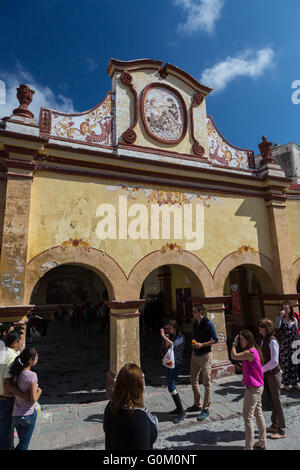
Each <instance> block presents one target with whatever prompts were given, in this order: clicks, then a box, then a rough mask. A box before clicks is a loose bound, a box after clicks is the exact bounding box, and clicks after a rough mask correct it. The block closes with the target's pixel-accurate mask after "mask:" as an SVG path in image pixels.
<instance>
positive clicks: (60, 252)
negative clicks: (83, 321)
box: [24, 246, 127, 304]
mask: <svg viewBox="0 0 300 470" xmlns="http://www.w3.org/2000/svg"><path fill="white" fill-rule="evenodd" d="M63 264H77V265H80V266H82V267H85V268H87V269H91V270H92V271H94V272H95V273H96V274H98V276H99V277H101V279H102V280H103V282H104V284H105V286H106V288H107V291H108V296H109V299H111V300H114V299H115V300H119V299H123V298H126V297H124V295H125V296H126V286H127V278H126V276H125V274H124V272H123V270H122V269H121V267H120V266H119V265H118V263H117V262H116V261H115V260H114V259H113V258H111V257H110V256H109V255H107V254H105V253H103V252H101V251H100V250H97V249H95V248H88V249H84V248H82V247H73V246H69V247H61V246H57V247H54V248H50V249H48V250H45V251H43V252H42V253H40V254H39V255H37V256H35V257H34V258H33V259H31V260H30V261H29V263H28V264H27V269H26V280H25V295H24V302H25V304H26V303H27V304H28V303H29V301H30V297H31V294H32V291H33V288H34V286H35V285H36V283H37V282H38V280H39V279H41V278H42V277H43V276H44V275H45V274H46V273H47V272H48V271H50V270H51V269H53V268H54V267H57V266H61V265H63Z"/></svg>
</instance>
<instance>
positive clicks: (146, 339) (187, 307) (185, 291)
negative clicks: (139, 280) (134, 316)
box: [140, 264, 204, 386]
mask: <svg viewBox="0 0 300 470" xmlns="http://www.w3.org/2000/svg"><path fill="white" fill-rule="evenodd" d="M203 296H204V291H203V286H202V284H201V282H200V280H199V278H198V277H197V276H196V274H195V273H194V272H193V271H192V270H191V269H189V268H186V267H185V266H182V265H176V264H168V265H163V266H159V267H157V268H155V269H154V270H153V271H152V272H151V273H149V274H148V275H147V277H146V278H145V280H144V282H143V285H142V289H141V293H140V298H144V299H147V301H146V302H145V304H144V305H143V306H142V308H141V316H140V348H141V367H142V369H143V372H144V373H145V377H146V383H147V384H148V385H153V386H156V385H162V384H164V381H165V370H164V367H163V366H162V344H163V342H162V338H161V335H160V328H162V327H164V326H165V325H166V324H167V323H168V321H169V319H171V318H173V319H175V320H176V321H177V323H178V324H179V326H180V327H181V328H182V331H183V332H184V334H185V338H186V348H185V360H184V365H183V368H182V372H181V376H180V380H181V382H187V383H189V368H190V354H191V351H190V348H189V344H190V342H191V339H192V302H191V297H203Z"/></svg>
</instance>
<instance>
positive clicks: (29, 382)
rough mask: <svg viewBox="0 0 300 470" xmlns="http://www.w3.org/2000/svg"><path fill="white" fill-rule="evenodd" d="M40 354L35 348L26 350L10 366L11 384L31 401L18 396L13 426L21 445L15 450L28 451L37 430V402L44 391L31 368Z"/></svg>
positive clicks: (13, 415)
mask: <svg viewBox="0 0 300 470" xmlns="http://www.w3.org/2000/svg"><path fill="white" fill-rule="evenodd" d="M37 362H38V353H37V351H36V350H35V349H34V348H26V349H24V350H23V351H22V352H21V354H20V356H19V357H17V358H16V359H15V360H14V362H13V364H12V365H11V366H10V369H9V373H10V376H11V377H10V382H11V384H12V385H13V386H15V387H17V388H18V389H19V390H20V391H21V392H23V393H28V395H29V400H24V399H22V398H20V397H18V396H16V398H15V403H14V407H13V412H12V422H13V426H14V427H15V428H16V430H17V434H18V437H19V443H18V445H17V447H16V449H15V450H28V447H29V444H30V440H31V437H32V434H33V431H34V428H35V423H36V418H37V404H36V402H37V401H38V399H39V398H40V396H41V394H42V389H41V388H39V387H38V379H37V375H36V373H35V372H32V371H31V367H34V366H36V364H37Z"/></svg>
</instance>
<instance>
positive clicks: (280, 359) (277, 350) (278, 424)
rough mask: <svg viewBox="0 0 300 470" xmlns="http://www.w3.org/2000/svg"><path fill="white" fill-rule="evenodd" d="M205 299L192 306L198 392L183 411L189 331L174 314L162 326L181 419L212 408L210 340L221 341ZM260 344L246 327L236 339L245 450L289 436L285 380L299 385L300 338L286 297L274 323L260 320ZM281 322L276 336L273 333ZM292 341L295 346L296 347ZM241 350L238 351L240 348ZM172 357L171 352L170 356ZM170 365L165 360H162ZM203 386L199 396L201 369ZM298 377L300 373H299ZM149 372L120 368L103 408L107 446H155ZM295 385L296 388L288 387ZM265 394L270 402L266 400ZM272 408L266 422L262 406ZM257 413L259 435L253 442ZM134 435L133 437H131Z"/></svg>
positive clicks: (193, 378) (201, 415)
mask: <svg viewBox="0 0 300 470" xmlns="http://www.w3.org/2000/svg"><path fill="white" fill-rule="evenodd" d="M205 313H206V312H205V308H204V307H203V305H195V306H194V307H193V317H194V323H193V336H194V339H193V340H192V342H191V348H192V356H191V369H190V371H191V373H190V375H191V385H192V391H193V396H194V400H193V401H194V402H193V404H192V406H190V407H188V408H187V410H186V411H185V410H184V409H183V406H182V401H181V399H180V396H179V393H178V390H177V388H176V380H177V378H178V376H179V374H180V371H181V367H182V361H183V351H184V345H185V337H184V334H183V333H182V331H181V330H180V328H179V326H178V324H177V322H176V321H175V320H170V321H169V323H168V325H166V326H165V327H164V328H162V329H161V330H160V334H161V337H162V339H163V341H164V343H165V350H167V351H168V350H170V349H172V350H173V351H172V352H173V359H172V361H170V364H171V362H174V364H172V366H169V367H168V368H167V370H166V377H167V383H168V391H169V393H170V395H171V397H172V399H173V401H174V403H175V405H176V408H175V410H172V411H170V414H171V415H176V418H175V419H174V421H173V422H174V423H175V424H178V423H180V422H181V421H182V420H183V419H184V418H185V417H186V413H188V412H199V414H198V416H197V420H198V421H204V420H205V419H206V418H207V417H208V416H209V414H210V407H211V400H212V390H211V366H212V346H213V345H214V344H216V343H218V335H217V333H216V330H215V327H214V325H213V323H212V322H211V321H210V320H208V319H207V316H206V314H205ZM258 327H259V334H260V344H259V345H258V343H257V342H256V340H255V338H254V335H253V334H252V332H251V331H248V330H242V331H240V333H239V334H238V335H237V336H236V338H235V339H234V342H233V345H232V350H231V359H232V360H237V361H240V362H242V373H243V380H242V383H243V385H244V386H245V394H244V402H243V419H244V424H245V450H253V449H264V450H265V449H267V444H266V443H267V433H269V434H270V438H272V439H283V438H285V437H286V425H285V417H284V411H283V407H282V403H281V383H283V385H284V389H285V390H286V391H288V392H291V391H292V390H296V391H298V390H300V388H299V387H298V386H297V371H298V374H299V364H298V366H297V364H296V363H295V362H296V361H295V359H294V358H295V342H296V341H297V339H299V328H300V318H299V315H298V314H296V312H294V310H293V307H292V305H291V304H290V303H289V302H287V303H286V304H284V305H283V306H282V308H281V312H280V315H278V317H277V318H276V322H275V324H274V323H273V322H272V321H271V320H270V319H267V318H263V319H261V320H260V321H259V325H258ZM275 327H276V328H277V335H276V336H277V337H276V336H275ZM293 346H294V347H293ZM237 350H239V351H240V352H237ZM298 355H299V354H298ZM168 357H169V356H168ZM164 364H165V365H166V363H165V362H164ZM200 374H201V377H202V383H203V385H204V388H205V394H204V400H203V402H202V400H201V393H200V386H199V375H200ZM298 379H299V381H300V377H299V375H298ZM144 384H145V377H144V374H143V373H142V371H141V369H140V368H139V367H138V366H136V365H135V364H126V365H125V366H124V367H123V368H122V369H121V370H120V372H119V374H118V376H117V379H116V384H115V388H114V391H113V395H112V398H111V400H110V401H109V403H108V404H107V407H106V409H105V414H104V424H103V428H104V432H105V437H106V440H105V446H106V449H107V450H118V449H128V450H129V449H131V450H133V449H135V450H151V449H153V445H154V443H155V441H156V439H157V435H158V429H157V424H158V421H157V418H156V417H155V416H153V415H152V414H151V412H150V411H149V410H148V409H147V408H146V407H145V405H144V398H143V393H144V390H145V386H144ZM289 385H291V386H292V388H290V387H289ZM265 395H267V397H268V403H269V407H270V408H265V405H263V396H265ZM269 409H270V410H271V411H272V415H271V425H270V426H269V427H266V424H265V419H264V414H263V411H264V410H269ZM254 417H255V419H256V423H257V427H258V432H259V437H258V441H257V442H254V421H253V420H254ZM128 436H130V439H129V438H128Z"/></svg>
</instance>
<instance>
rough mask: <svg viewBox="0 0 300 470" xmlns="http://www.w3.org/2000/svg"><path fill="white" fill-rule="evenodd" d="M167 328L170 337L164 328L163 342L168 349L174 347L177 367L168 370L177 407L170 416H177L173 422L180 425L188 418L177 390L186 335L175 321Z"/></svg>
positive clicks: (171, 390) (172, 395) (170, 387)
mask: <svg viewBox="0 0 300 470" xmlns="http://www.w3.org/2000/svg"><path fill="white" fill-rule="evenodd" d="M167 328H168V331H169V337H167V336H166V335H165V330H164V329H163V328H162V329H161V330H160V334H161V336H162V338H163V340H164V341H165V343H166V347H167V348H170V347H171V346H172V345H173V347H174V361H175V367H174V368H173V369H168V368H167V382H168V391H169V393H170V394H171V397H172V398H173V400H174V403H175V405H176V408H175V410H173V411H171V412H170V414H175V415H177V416H176V418H175V419H174V421H173V423H175V424H177V423H180V421H182V420H183V419H184V418H185V416H186V413H185V411H184V409H183V406H182V402H181V399H180V396H179V394H178V391H177V389H176V379H177V377H178V375H179V374H180V371H181V367H182V363H183V353H184V344H185V338H184V335H183V334H182V333H181V331H180V329H179V326H178V324H177V322H176V321H175V320H170V321H169V323H168V325H167Z"/></svg>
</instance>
